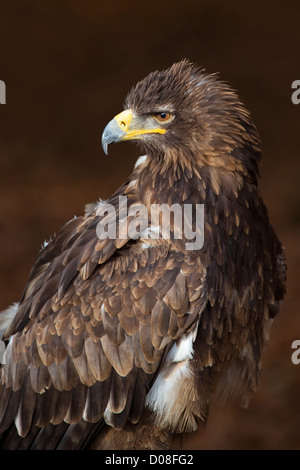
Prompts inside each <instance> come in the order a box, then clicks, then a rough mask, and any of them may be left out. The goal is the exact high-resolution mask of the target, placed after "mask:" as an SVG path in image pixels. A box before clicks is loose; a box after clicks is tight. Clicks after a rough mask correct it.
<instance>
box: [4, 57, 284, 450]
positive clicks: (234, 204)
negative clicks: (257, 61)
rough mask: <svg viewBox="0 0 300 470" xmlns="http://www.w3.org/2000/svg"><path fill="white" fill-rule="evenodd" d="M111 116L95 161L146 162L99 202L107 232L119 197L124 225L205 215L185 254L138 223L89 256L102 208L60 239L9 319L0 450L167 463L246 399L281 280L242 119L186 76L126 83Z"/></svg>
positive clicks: (183, 66) (214, 82)
mask: <svg viewBox="0 0 300 470" xmlns="http://www.w3.org/2000/svg"><path fill="white" fill-rule="evenodd" d="M125 109H126V110H130V111H126V112H125V113H122V114H121V115H119V116H117V117H116V118H115V119H114V120H113V121H111V123H110V124H109V125H108V126H107V127H106V129H105V131H104V134H103V147H104V150H105V151H107V146H108V144H109V143H111V142H117V141H121V140H130V139H134V140H137V142H138V143H139V144H140V145H141V146H142V148H143V149H144V152H145V153H146V155H145V156H144V157H143V158H141V159H139V161H138V162H137V165H136V167H135V169H134V171H133V173H132V174H131V176H130V177H129V179H128V180H127V181H126V182H125V183H124V185H122V186H121V187H120V188H119V189H118V191H117V192H116V193H115V194H114V195H113V196H112V197H111V198H110V199H109V200H108V201H107V202H108V203H109V204H112V205H114V207H115V208H116V219H117V221H119V220H120V219H123V218H124V214H123V213H121V211H120V209H119V206H118V201H119V196H126V197H127V204H128V214H129V215H128V216H127V222H130V221H135V220H136V217H137V215H136V214H135V215H134V214H133V213H130V209H132V210H133V209H134V207H136V205H137V204H139V203H140V204H143V205H144V206H145V207H147V208H148V209H149V210H150V208H151V205H153V204H163V203H165V204H168V205H169V206H171V205H172V204H179V205H180V207H182V205H183V204H190V205H191V206H193V207H195V205H196V204H204V245H203V247H202V248H201V249H197V250H187V249H186V245H185V243H184V242H185V241H186V240H185V239H177V238H176V236H174V235H175V230H176V227H175V222H173V223H171V232H170V237H169V238H158V239H155V238H149V236H146V233H147V231H146V230H145V229H146V228H147V227H148V226H149V224H150V221H149V219H148V218H145V217H144V218H143V219H141V224H142V225H143V228H144V232H143V235H142V236H141V237H139V238H137V239H131V238H130V237H129V236H128V237H123V236H122V230H123V229H120V231H117V233H116V236H115V238H113V239H108V238H107V239H104V240H100V239H99V238H98V236H97V232H96V230H97V226H98V223H99V221H100V220H102V217H103V214H102V213H101V207H103V206H102V204H103V202H100V203H98V204H95V205H89V207H88V209H87V213H86V214H85V215H84V216H82V217H77V218H74V219H72V220H71V221H70V222H68V223H67V224H66V225H65V226H64V227H63V228H62V229H61V231H60V232H59V233H58V234H57V235H56V236H55V237H54V238H53V240H52V241H50V242H49V244H47V246H45V247H44V248H43V249H42V251H41V252H40V254H39V256H38V258H37V260H36V262H35V264H34V266H33V268H32V271H31V273H30V277H29V280H28V283H27V285H26V287H25V290H24V293H23V296H22V298H21V300H20V303H19V305H17V306H15V307H14V308H12V309H11V310H10V313H11V317H13V318H12V320H11V323H10V324H9V325H8V327H7V329H6V331H5V334H4V340H5V343H6V345H7V348H6V353H5V358H4V361H3V362H4V364H3V365H2V369H1V386H0V387H1V388H0V432H1V433H2V434H1V439H0V446H1V447H2V448H12V449H28V448H32V449H55V448H59V449H65V448H66V449H70V448H72V449H79V448H92V449H157V448H165V447H166V446H168V444H169V442H170V439H171V437H172V435H173V434H174V433H182V432H187V431H195V430H196V429H197V427H198V426H199V423H200V422H201V421H205V420H206V418H207V415H208V409H209V406H210V403H211V402H212V401H214V400H225V399H227V398H229V397H232V396H235V397H237V398H238V400H239V401H240V402H241V403H242V404H243V405H246V404H247V403H248V401H249V399H250V397H251V395H252V393H253V392H254V391H255V388H256V386H257V381H258V378H259V372H260V369H261V355H262V351H263V347H264V345H265V343H266V341H267V339H268V332H269V326H270V323H271V319H272V318H273V317H274V316H275V315H276V314H277V313H278V311H279V308H280V305H281V303H282V299H283V296H284V293H285V271H286V265H285V257H284V253H283V248H282V246H281V244H280V242H279V241H278V239H277V237H276V235H275V233H274V231H273V229H272V227H271V225H270V223H269V219H268V215H267V210H266V207H265V205H264V203H263V201H262V198H261V195H260V193H259V190H258V187H257V180H258V167H259V164H260V160H261V154H260V144H259V138H258V134H257V131H256V128H255V126H254V125H253V123H252V121H251V118H250V116H249V113H248V112H247V111H246V110H245V108H244V107H243V105H242V104H241V102H240V101H239V99H238V97H237V96H236V94H235V93H234V92H233V91H232V90H231V89H230V88H229V87H228V86H227V85H225V84H224V83H222V82H221V81H219V80H218V79H217V77H216V76H214V75H209V74H206V73H204V71H202V70H200V69H198V68H197V67H196V66H194V65H192V64H191V63H189V62H188V61H186V60H184V61H181V62H180V63H177V64H174V65H173V66H172V67H170V68H169V69H167V70H165V71H163V72H154V73H151V74H150V75H149V76H148V77H146V78H145V79H144V80H142V81H141V82H139V83H138V84H137V85H136V86H135V87H134V88H133V89H132V90H131V92H130V93H129V95H128V96H127V99H126V102H125ZM119 211H120V212H119ZM160 221H161V219H160ZM125 222H126V220H125ZM123 224H124V220H123ZM13 314H14V316H13ZM2 316H3V319H4V318H5V321H6V323H7V316H9V315H8V314H7V312H6V314H2Z"/></svg>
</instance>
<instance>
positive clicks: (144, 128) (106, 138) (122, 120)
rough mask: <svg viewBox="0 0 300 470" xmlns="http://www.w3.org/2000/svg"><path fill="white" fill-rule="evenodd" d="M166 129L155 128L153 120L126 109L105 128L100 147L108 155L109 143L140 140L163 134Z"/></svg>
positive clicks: (155, 124) (155, 123)
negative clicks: (146, 135) (151, 135)
mask: <svg viewBox="0 0 300 470" xmlns="http://www.w3.org/2000/svg"><path fill="white" fill-rule="evenodd" d="M165 132H166V129H162V128H160V127H157V122H155V121H154V119H153V118H151V117H149V116H147V117H140V116H137V115H136V114H135V113H134V112H133V111H132V110H131V109H127V110H126V111H123V112H122V113H120V114H118V115H117V116H115V117H114V118H113V119H112V120H111V121H110V122H109V123H108V124H107V126H106V127H105V129H104V131H103V134H102V147H103V150H104V152H105V153H106V154H108V146H109V144H111V143H115V142H122V141H124V140H134V139H140V138H141V136H143V135H145V134H154V133H156V134H164V133H165Z"/></svg>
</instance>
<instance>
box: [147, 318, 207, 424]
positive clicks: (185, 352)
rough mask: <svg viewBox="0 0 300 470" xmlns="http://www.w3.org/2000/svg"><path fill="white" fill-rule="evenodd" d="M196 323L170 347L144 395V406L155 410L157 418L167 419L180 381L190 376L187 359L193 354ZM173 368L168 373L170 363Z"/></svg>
mask: <svg viewBox="0 0 300 470" xmlns="http://www.w3.org/2000/svg"><path fill="white" fill-rule="evenodd" d="M197 329H198V325H197V326H196V327H195V329H194V330H193V331H192V332H191V333H190V334H189V335H187V336H182V337H181V338H180V339H179V340H178V341H177V342H176V343H175V344H174V345H173V346H172V348H171V349H170V351H169V352H168V354H167V357H166V361H165V366H164V367H163V368H162V370H161V372H160V373H159V374H158V376H157V378H156V380H155V382H154V384H153V386H152V387H151V389H150V390H149V392H148V394H147V396H146V407H147V408H150V409H151V410H152V411H155V412H156V413H157V415H158V418H159V419H163V420H164V421H167V417H168V415H171V414H172V409H173V408H174V406H175V404H176V401H177V400H178V398H179V397H178V393H180V386H179V385H180V383H181V382H182V380H186V379H187V378H188V377H190V376H191V369H190V364H189V361H190V359H192V357H193V354H194V348H193V343H194V341H195V338H196V335H197ZM172 364H173V366H174V370H173V371H172V372H171V373H170V374H168V373H167V369H168V368H170V365H172ZM176 364H177V365H176Z"/></svg>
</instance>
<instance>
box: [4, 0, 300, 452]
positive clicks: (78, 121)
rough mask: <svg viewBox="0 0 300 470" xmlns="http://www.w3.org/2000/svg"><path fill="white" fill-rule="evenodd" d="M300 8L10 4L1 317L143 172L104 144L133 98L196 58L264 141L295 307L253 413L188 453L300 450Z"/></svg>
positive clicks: (93, 1)
mask: <svg viewBox="0 0 300 470" xmlns="http://www.w3.org/2000/svg"><path fill="white" fill-rule="evenodd" d="M299 14H300V3H299V2H296V1H295V2H291V1H285V2H282V1H275V0H273V1H245V2H239V1H226V2H224V1H221V0H198V1H188V0H187V1H185V2H183V1H180V2H177V1H174V0H173V1H170V0H165V1H160V2H156V1H152V2H145V1H143V2H142V1H137V0H131V1H130V2H124V1H122V2H121V1H107V2H105V1H97V0H88V1H83V0H65V1H63V2H61V1H58V0H51V1H50V0H43V1H42V2H39V1H33V0H15V1H13V2H10V1H9V0H6V1H1V4H0V18H1V22H0V24H1V27H0V79H1V80H4V81H5V83H6V87H7V97H6V99H7V104H6V105H3V106H0V310H1V309H4V308H6V307H7V306H8V305H9V304H10V303H12V302H13V301H16V300H18V298H19V297H20V295H21V293H22V289H23V287H24V285H25V282H26V279H27V276H28V273H29V270H30V267H31V265H32V263H33V262H34V260H35V257H36V255H37V252H38V250H39V247H40V245H41V243H42V242H43V241H44V240H45V239H47V238H49V237H50V236H51V234H53V233H54V232H56V231H57V230H58V229H59V228H60V226H61V225H62V224H63V223H64V222H65V221H67V220H68V219H70V218H71V217H73V215H74V214H76V215H80V214H81V213H82V211H83V208H84V205H85V203H87V202H91V201H94V200H96V199H98V198H99V197H103V198H106V197H108V196H109V195H110V194H111V193H112V192H113V191H114V190H115V189H116V188H117V187H118V185H120V183H121V182H123V181H124V179H125V178H126V176H127V175H128V174H129V173H130V172H131V169H132V167H133V164H134V162H135V160H136V158H137V156H138V151H137V150H136V148H135V147H134V146H133V145H132V144H122V145H118V146H113V147H112V148H111V149H110V155H109V157H106V156H105V155H104V153H103V151H102V149H101V146H100V139H101V133H102V130H103V128H104V126H105V125H106V123H107V122H108V121H109V120H110V119H111V118H112V117H113V116H114V115H115V114H116V113H118V112H120V111H121V110H122V103H123V100H124V98H125V95H126V93H127V92H128V91H129V89H130V87H131V86H132V85H133V84H134V83H135V82H136V81H137V80H139V79H141V78H143V77H144V76H145V75H147V74H148V73H149V72H150V71H152V70H155V69H161V68H165V67H168V66H169V65H171V64H172V63H173V62H174V61H176V60H180V59H181V58H183V57H188V58H189V59H191V60H192V61H195V62H197V63H198V64H199V65H203V66H204V67H205V68H206V69H207V71H209V72H220V74H221V77H222V79H223V80H225V81H227V82H229V83H230V84H231V85H232V86H233V87H234V88H235V89H237V90H238V92H239V95H240V97H241V98H242V100H243V101H244V102H245V104H246V105H247V107H248V108H249V109H250V111H251V113H252V116H253V118H254V121H255V123H256V124H257V126H258V128H259V131H260V135H261V138H262V142H263V154H264V166H263V170H262V179H261V191H262V193H263V196H264V199H265V201H266V203H267V205H268V208H269V212H270V217H271V220H272V222H273V225H274V226H275V229H276V231H277V233H278V235H279V237H280V239H281V240H282V241H283V243H284V245H285V247H286V252H287V258H288V266H289V270H288V278H289V281H288V289H289V292H288V295H287V297H286V301H285V304H284V308H283V309H282V312H281V314H280V316H279V317H278V318H277V319H276V321H275V322H274V325H273V328H272V331H271V333H272V334H271V341H270V343H269V347H268V349H267V351H266V354H265V356H264V371H263V374H262V378H261V382H260V385H259V388H258V391H257V394H256V395H255V397H254V399H253V401H252V402H251V405H250V407H249V408H248V410H243V409H240V408H239V407H237V406H236V405H226V406H223V407H221V406H218V405H215V406H213V407H212V409H211V415H210V419H209V421H208V424H207V426H206V428H205V429H204V430H200V431H199V432H198V433H197V435H196V436H191V437H185V438H184V439H183V442H182V443H181V444H180V443H178V446H179V445H182V446H183V448H186V449H299V448H300V399H299V397H300V364H299V366H296V365H294V364H292V362H291V354H292V352H293V351H292V349H291V344H292V342H293V341H294V340H295V339H300V315H299V314H300V304H299V297H298V293H299V289H298V286H299V277H300V271H299V263H300V247H299V234H300V224H299V222H300V221H299V216H300V209H299V199H300V198H299V196H300V184H299V177H300V175H299V142H300V129H299V124H300V105H298V106H296V105H293V104H292V102H291V94H292V89H291V84H292V82H293V81H294V80H297V79H298V80H300V60H299V59H300V34H299Z"/></svg>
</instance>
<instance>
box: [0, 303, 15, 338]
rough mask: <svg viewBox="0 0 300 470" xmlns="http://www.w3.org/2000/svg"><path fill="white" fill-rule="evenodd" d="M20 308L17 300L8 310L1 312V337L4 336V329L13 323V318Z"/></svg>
mask: <svg viewBox="0 0 300 470" xmlns="http://www.w3.org/2000/svg"><path fill="white" fill-rule="evenodd" d="M18 308H19V303H18V302H15V303H14V304H12V305H11V306H10V307H8V308H7V309H6V310H3V311H2V312H0V338H2V336H3V333H4V331H5V330H6V329H7V327H8V326H9V325H10V324H11V322H12V319H13V318H14V316H15V314H16V313H17V310H18Z"/></svg>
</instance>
